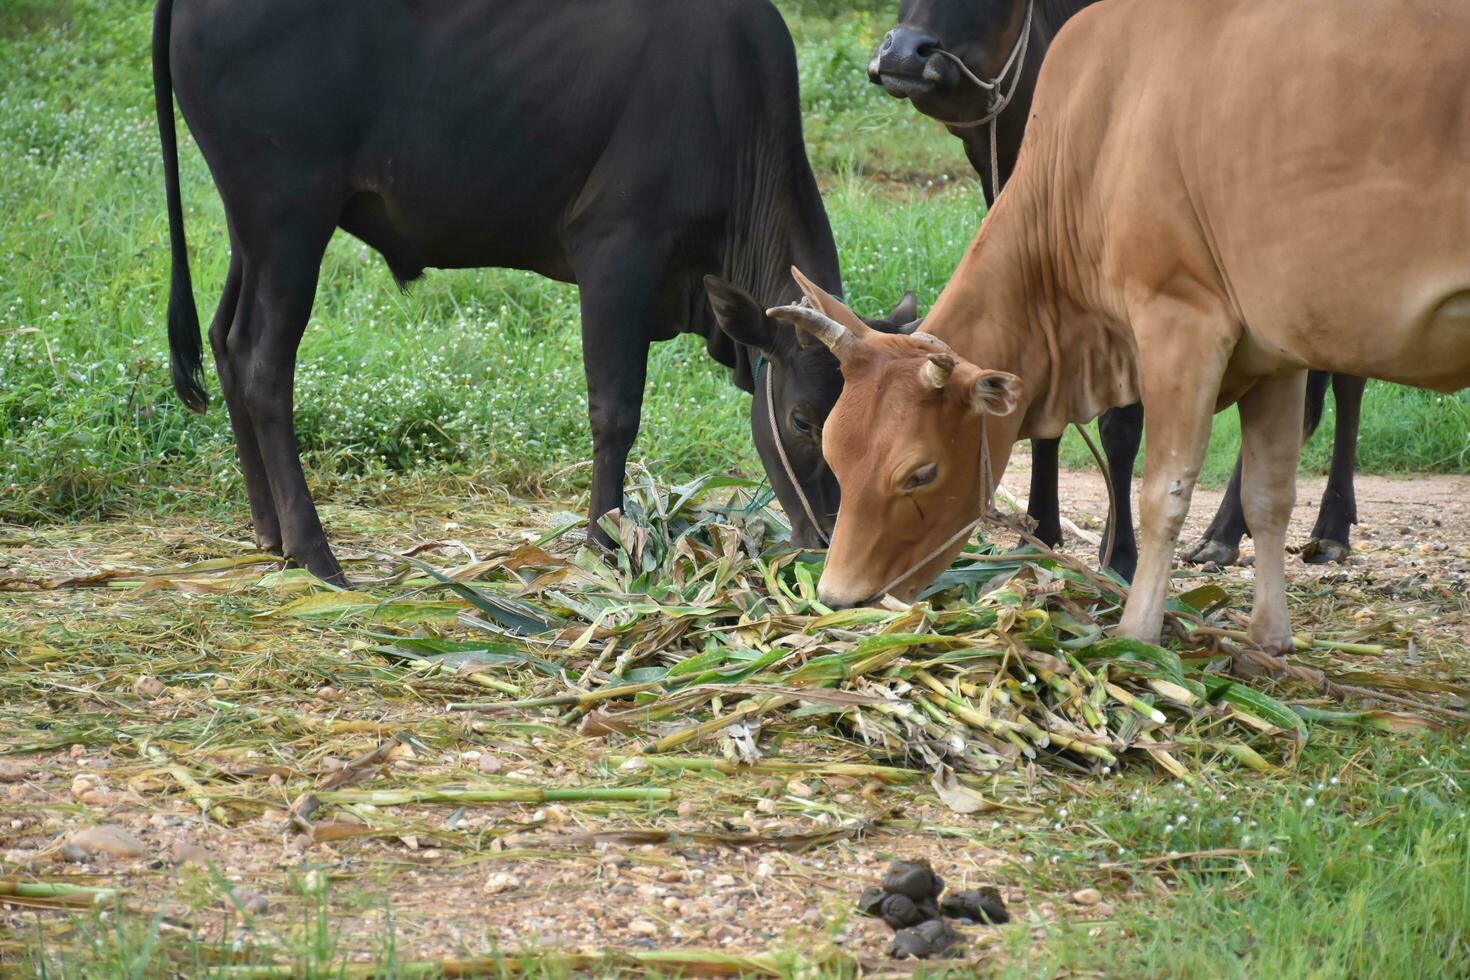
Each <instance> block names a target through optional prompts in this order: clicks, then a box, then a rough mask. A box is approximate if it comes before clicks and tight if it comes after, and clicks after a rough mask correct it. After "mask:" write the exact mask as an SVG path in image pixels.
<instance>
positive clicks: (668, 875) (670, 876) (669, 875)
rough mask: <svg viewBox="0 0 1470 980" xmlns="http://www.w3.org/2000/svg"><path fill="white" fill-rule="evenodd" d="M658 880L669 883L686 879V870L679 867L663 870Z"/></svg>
mask: <svg viewBox="0 0 1470 980" xmlns="http://www.w3.org/2000/svg"><path fill="white" fill-rule="evenodd" d="M658 880H659V881H662V882H665V883H668V884H673V883H675V882H681V881H683V880H684V872H682V871H680V870H679V869H678V868H670V869H669V870H668V871H665V872H662V873H661V874H660V875H659V876H658Z"/></svg>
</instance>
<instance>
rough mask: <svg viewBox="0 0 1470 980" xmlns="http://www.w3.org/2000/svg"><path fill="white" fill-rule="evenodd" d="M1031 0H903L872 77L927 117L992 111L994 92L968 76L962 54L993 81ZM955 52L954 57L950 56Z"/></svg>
mask: <svg viewBox="0 0 1470 980" xmlns="http://www.w3.org/2000/svg"><path fill="white" fill-rule="evenodd" d="M1026 10H1027V0H903V2H902V3H901V4H900V5H899V8H898V26H897V27H895V28H894V29H893V30H891V31H889V32H888V34H887V35H885V36H884V38H883V41H882V42H881V43H880V44H879V45H878V50H877V52H876V53H875V54H874V55H873V60H872V62H871V63H869V65H868V77H869V78H870V79H871V80H872V81H873V83H874V84H877V85H882V86H883V88H884V90H885V91H887V92H888V94H889V95H892V96H894V97H895V98H900V99H909V100H911V101H912V102H913V103H914V108H915V109H917V110H919V111H920V112H922V113H924V115H926V116H933V117H935V118H937V119H944V120H968V119H977V118H980V117H981V116H984V115H985V113H986V112H988V111H989V107H990V104H991V96H990V94H989V93H988V92H986V91H985V90H984V89H982V88H980V87H979V86H977V85H976V84H975V83H974V82H973V81H971V80H970V79H968V78H966V77H964V74H963V73H962V72H961V71H960V69H959V66H958V65H956V64H955V62H954V58H959V59H960V60H962V61H963V62H964V63H965V66H966V67H968V68H969V70H970V71H971V72H973V73H974V74H975V75H977V76H978V77H980V78H982V79H985V80H986V81H989V80H990V79H992V78H994V77H995V76H996V75H997V74H998V73H999V72H1000V70H1001V68H1002V66H1004V65H1005V63H1006V58H1007V57H1008V56H1009V55H1010V53H1011V48H1012V46H1013V45H1014V44H1015V43H1016V39H1017V37H1018V36H1019V32H1020V28H1021V21H1022V18H1024V17H1025V16H1026ZM950 56H953V57H950Z"/></svg>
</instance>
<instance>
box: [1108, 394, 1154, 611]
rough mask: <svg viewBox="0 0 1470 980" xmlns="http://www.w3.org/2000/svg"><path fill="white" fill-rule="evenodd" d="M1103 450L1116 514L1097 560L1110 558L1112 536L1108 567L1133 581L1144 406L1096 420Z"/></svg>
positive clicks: (1136, 544) (1123, 410)
mask: <svg viewBox="0 0 1470 980" xmlns="http://www.w3.org/2000/svg"><path fill="white" fill-rule="evenodd" d="M1097 428H1098V433H1099V434H1100V435H1101V436H1102V446H1103V452H1104V453H1105V454H1106V455H1107V457H1108V483H1110V484H1111V485H1112V489H1113V501H1114V506H1115V509H1116V513H1115V514H1112V515H1109V518H1108V525H1107V528H1106V529H1105V530H1104V532H1103V540H1102V545H1101V548H1100V550H1099V554H1098V559H1099V560H1102V559H1103V558H1106V557H1107V547H1108V536H1109V535H1110V534H1111V535H1112V536H1113V556H1112V560H1111V561H1110V562H1109V563H1108V565H1109V567H1110V568H1112V570H1113V571H1115V572H1117V573H1118V574H1119V575H1121V576H1123V578H1124V580H1126V581H1129V582H1131V581H1133V573H1134V571H1135V570H1136V569H1137V568H1138V539H1137V538H1136V537H1134V535H1133V462H1134V460H1136V459H1137V458H1138V446H1139V444H1140V443H1141V442H1142V441H1143V405H1142V404H1141V403H1140V404H1136V405H1128V406H1126V407H1124V408H1114V409H1111V410H1109V411H1107V412H1104V413H1103V416H1102V418H1101V419H1099V420H1098V423H1097Z"/></svg>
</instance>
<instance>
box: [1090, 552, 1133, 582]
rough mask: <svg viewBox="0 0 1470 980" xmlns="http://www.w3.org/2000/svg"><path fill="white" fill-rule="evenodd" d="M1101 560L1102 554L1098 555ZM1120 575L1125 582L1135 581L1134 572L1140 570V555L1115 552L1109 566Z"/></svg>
mask: <svg viewBox="0 0 1470 980" xmlns="http://www.w3.org/2000/svg"><path fill="white" fill-rule="evenodd" d="M1098 557H1099V560H1101V556H1098ZM1108 567H1109V568H1111V569H1112V570H1113V571H1114V572H1115V573H1117V575H1118V577H1119V578H1121V579H1122V580H1123V581H1125V582H1132V581H1133V573H1134V572H1136V571H1138V555H1136V554H1119V553H1118V552H1116V551H1115V552H1114V553H1113V560H1112V563H1111V564H1110V565H1109V566H1108Z"/></svg>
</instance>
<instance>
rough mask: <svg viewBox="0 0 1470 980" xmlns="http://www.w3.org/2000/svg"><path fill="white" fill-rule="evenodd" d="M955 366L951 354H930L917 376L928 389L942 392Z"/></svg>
mask: <svg viewBox="0 0 1470 980" xmlns="http://www.w3.org/2000/svg"><path fill="white" fill-rule="evenodd" d="M955 364H956V361H955V359H954V356H953V355H951V354H930V355H929V357H928V359H927V360H925V361H924V366H923V367H922V368H921V369H920V371H919V374H920V376H921V377H922V378H923V379H924V383H925V384H926V385H928V386H929V387H930V388H933V389H934V390H936V391H943V390H944V389H945V387H946V386H947V385H948V384H949V376H950V375H952V374H954V366H955Z"/></svg>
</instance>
